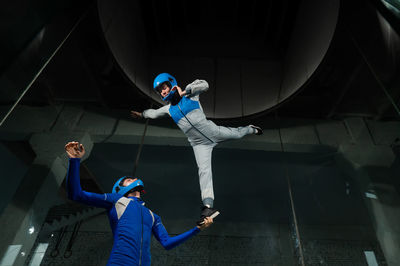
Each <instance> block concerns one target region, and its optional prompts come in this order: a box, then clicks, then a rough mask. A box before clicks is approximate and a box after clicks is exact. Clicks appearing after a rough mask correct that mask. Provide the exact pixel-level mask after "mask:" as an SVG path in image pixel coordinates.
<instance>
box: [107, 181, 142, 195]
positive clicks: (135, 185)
mask: <svg viewBox="0 0 400 266" xmlns="http://www.w3.org/2000/svg"><path fill="white" fill-rule="evenodd" d="M126 178H133V177H131V176H123V177H121V178H120V179H118V180H117V182H115V184H114V186H113V189H112V193H117V194H120V195H122V196H124V195H125V194H126V193H128V192H131V190H136V191H139V192H144V183H143V181H142V180H140V179H137V180H136V181H134V182H132V183H131V184H130V185H129V186H126V187H124V186H122V181H124V179H126Z"/></svg>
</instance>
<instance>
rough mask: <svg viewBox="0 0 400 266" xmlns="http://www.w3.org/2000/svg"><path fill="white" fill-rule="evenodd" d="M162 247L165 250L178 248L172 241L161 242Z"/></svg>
mask: <svg viewBox="0 0 400 266" xmlns="http://www.w3.org/2000/svg"><path fill="white" fill-rule="evenodd" d="M161 245H162V246H163V248H164V249H165V250H170V249H173V248H174V247H175V246H176V245H174V243H173V242H172V241H163V242H161Z"/></svg>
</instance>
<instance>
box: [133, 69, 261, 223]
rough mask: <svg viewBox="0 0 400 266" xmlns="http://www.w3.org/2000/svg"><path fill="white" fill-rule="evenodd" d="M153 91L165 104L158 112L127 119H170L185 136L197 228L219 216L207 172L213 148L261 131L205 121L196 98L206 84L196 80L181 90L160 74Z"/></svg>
mask: <svg viewBox="0 0 400 266" xmlns="http://www.w3.org/2000/svg"><path fill="white" fill-rule="evenodd" d="M153 88H154V90H156V91H157V92H158V93H159V94H160V95H161V97H162V99H163V101H165V102H168V103H169V104H167V105H164V106H163V107H161V108H159V109H147V110H144V111H143V112H142V113H140V112H137V111H131V116H132V117H134V118H141V117H143V118H151V119H155V118H160V117H163V116H170V117H172V119H173V120H174V121H175V123H176V124H177V125H178V127H179V128H180V129H181V130H182V131H183V133H184V134H185V135H186V136H187V138H188V140H189V143H190V145H191V146H192V148H193V152H194V156H195V158H196V163H197V166H198V173H199V183H200V190H201V198H202V201H203V205H204V206H203V208H202V211H201V215H200V219H199V221H198V223H197V224H201V223H202V221H203V220H204V218H205V217H209V216H211V217H215V216H216V215H218V214H219V212H218V211H217V210H215V209H213V204H214V190H213V182H212V169H211V154H212V150H213V148H214V147H215V146H216V145H217V144H218V143H220V142H223V141H226V140H229V139H240V138H242V137H244V136H245V135H248V134H255V135H261V134H262V133H263V131H262V129H261V128H260V127H258V126H253V125H248V126H244V127H237V128H232V127H223V126H217V125H216V124H214V122H212V121H210V120H207V118H206V116H205V114H204V112H203V108H202V106H201V104H200V100H199V95H200V94H201V93H202V92H205V91H207V90H208V83H207V81H205V80H198V79H197V80H195V81H194V82H192V83H190V84H189V85H187V86H186V88H185V90H182V89H181V88H180V87H179V86H178V83H177V81H176V79H175V78H174V77H173V76H171V75H170V74H168V73H161V74H159V75H158V76H157V77H156V78H155V79H154V83H153Z"/></svg>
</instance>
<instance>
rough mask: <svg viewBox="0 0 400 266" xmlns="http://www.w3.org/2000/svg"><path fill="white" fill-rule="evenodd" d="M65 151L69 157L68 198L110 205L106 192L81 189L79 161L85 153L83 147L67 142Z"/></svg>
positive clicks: (105, 205)
mask: <svg viewBox="0 0 400 266" xmlns="http://www.w3.org/2000/svg"><path fill="white" fill-rule="evenodd" d="M65 151H66V153H67V155H68V157H69V166H68V173H67V180H66V185H67V194H68V198H69V199H71V200H74V201H78V202H80V203H84V204H87V205H90V206H95V207H101V208H109V207H110V206H112V203H111V198H110V197H108V198H107V194H97V193H91V192H86V191H84V190H82V187H81V183H80V176H79V168H80V161H81V158H82V157H83V155H85V148H84V147H83V145H82V144H79V142H75V141H73V142H68V143H67V144H66V145H65Z"/></svg>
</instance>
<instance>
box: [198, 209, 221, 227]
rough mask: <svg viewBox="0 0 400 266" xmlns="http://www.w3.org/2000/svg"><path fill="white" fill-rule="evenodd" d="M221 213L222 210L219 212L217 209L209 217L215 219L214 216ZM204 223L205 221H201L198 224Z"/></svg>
mask: <svg viewBox="0 0 400 266" xmlns="http://www.w3.org/2000/svg"><path fill="white" fill-rule="evenodd" d="M219 214H220V212H219V211H216V212H214V213H213V214H211V215H210V216H207V217H210V218H212V219H214V218H215V217H217V216H218V215H219ZM202 224H204V222H201V223H199V224H198V225H202Z"/></svg>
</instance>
